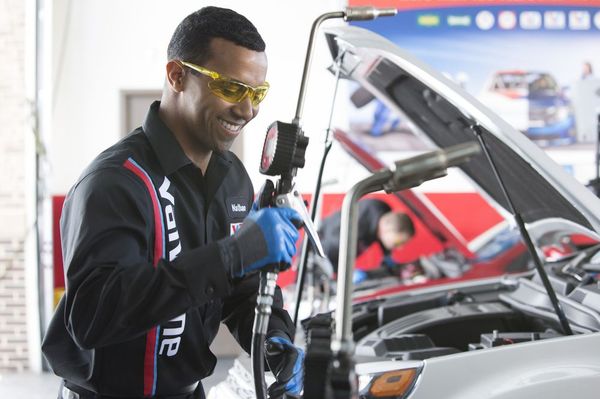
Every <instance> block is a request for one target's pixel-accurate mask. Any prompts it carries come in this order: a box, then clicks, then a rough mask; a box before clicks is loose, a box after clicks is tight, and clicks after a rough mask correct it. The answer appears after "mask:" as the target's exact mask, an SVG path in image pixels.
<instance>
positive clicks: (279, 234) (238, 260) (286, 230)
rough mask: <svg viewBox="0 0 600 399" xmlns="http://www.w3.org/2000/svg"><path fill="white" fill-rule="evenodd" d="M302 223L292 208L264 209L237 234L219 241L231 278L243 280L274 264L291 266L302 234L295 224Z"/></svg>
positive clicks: (253, 216)
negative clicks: (249, 274)
mask: <svg viewBox="0 0 600 399" xmlns="http://www.w3.org/2000/svg"><path fill="white" fill-rule="evenodd" d="M300 220H301V219H300V215H298V212H296V211H295V210H293V209H291V208H264V209H260V210H258V211H256V212H252V213H250V215H248V216H247V217H246V219H244V223H243V224H242V226H241V227H240V228H239V230H238V231H236V233H235V234H234V235H232V236H231V237H228V238H226V239H224V240H221V241H219V246H220V248H221V255H222V257H223V259H224V260H225V263H226V264H227V265H228V267H229V273H230V276H231V277H243V276H245V275H247V274H248V273H251V272H255V271H257V270H260V269H261V268H263V267H265V266H267V265H272V264H278V265H280V267H283V268H286V267H289V265H290V264H291V262H292V257H293V256H294V254H295V253H296V241H297V240H298V235H299V233H298V229H297V228H296V226H294V223H293V222H296V223H299V222H300ZM285 265H287V266H285Z"/></svg>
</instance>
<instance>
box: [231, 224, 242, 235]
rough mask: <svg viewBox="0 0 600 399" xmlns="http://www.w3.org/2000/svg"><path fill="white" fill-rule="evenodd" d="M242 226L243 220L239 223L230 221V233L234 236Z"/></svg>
mask: <svg viewBox="0 0 600 399" xmlns="http://www.w3.org/2000/svg"><path fill="white" fill-rule="evenodd" d="M240 227H242V222H239V223H230V224H229V235H230V236H232V235H234V234H235V232H236V231H238V229H239V228H240Z"/></svg>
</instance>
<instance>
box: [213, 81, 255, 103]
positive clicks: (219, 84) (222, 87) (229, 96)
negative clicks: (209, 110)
mask: <svg viewBox="0 0 600 399" xmlns="http://www.w3.org/2000/svg"><path fill="white" fill-rule="evenodd" d="M208 87H210V89H211V91H212V92H213V93H214V94H216V95H217V96H219V97H221V98H222V99H223V100H225V101H228V102H231V103H237V102H240V101H242V99H243V98H244V97H246V94H247V92H248V90H249V88H248V87H246V86H244V85H242V84H240V83H238V82H234V81H231V80H224V79H215V80H213V81H211V82H209V84H208Z"/></svg>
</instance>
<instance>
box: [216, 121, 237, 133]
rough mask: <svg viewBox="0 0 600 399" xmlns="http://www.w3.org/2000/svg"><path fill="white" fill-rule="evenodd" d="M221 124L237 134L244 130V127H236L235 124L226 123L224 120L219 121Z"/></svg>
mask: <svg viewBox="0 0 600 399" xmlns="http://www.w3.org/2000/svg"><path fill="white" fill-rule="evenodd" d="M219 123H220V124H221V125H222V126H223V127H224V128H225V129H227V130H230V131H232V132H237V131H239V130H240V129H241V128H242V125H236V124H233V123H229V122H227V121H224V120H223V119H219Z"/></svg>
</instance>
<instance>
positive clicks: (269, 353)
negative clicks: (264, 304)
mask: <svg viewBox="0 0 600 399" xmlns="http://www.w3.org/2000/svg"><path fill="white" fill-rule="evenodd" d="M265 357H266V360H267V364H268V365H269V368H270V369H271V371H272V372H273V375H274V376H275V379H276V381H275V382H274V383H273V384H271V386H270V387H269V398H271V399H273V398H281V397H282V396H283V394H284V393H285V394H288V395H295V396H300V393H301V392H302V388H303V386H304V351H303V350H302V349H300V348H298V347H297V346H295V345H294V344H292V343H291V342H290V340H288V339H287V338H282V337H278V336H275V337H270V338H267V340H266V341H265Z"/></svg>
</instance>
